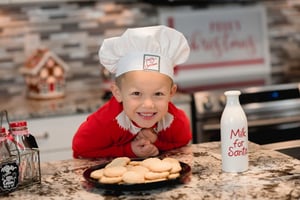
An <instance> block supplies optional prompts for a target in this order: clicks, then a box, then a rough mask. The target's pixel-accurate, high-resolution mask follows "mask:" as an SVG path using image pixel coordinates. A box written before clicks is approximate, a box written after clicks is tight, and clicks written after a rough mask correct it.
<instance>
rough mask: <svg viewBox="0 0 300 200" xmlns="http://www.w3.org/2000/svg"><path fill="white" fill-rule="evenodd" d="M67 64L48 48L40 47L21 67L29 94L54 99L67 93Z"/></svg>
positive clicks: (32, 96) (36, 97)
mask: <svg viewBox="0 0 300 200" xmlns="http://www.w3.org/2000/svg"><path fill="white" fill-rule="evenodd" d="M68 70H69V67H68V66H67V64H66V63H65V62H64V61H63V60H62V59H60V58H59V57H58V56H57V55H56V54H54V53H53V52H52V51H50V50H48V49H38V50H36V52H35V53H34V54H33V55H32V56H30V57H29V58H28V60H27V61H26V62H25V65H24V66H23V67H22V68H21V69H20V72H21V73H22V74H23V75H24V78H25V82H26V85H27V96H28V97H29V98H33V99H53V98H60V97H63V96H64V95H65V78H66V77H65V76H66V71H68Z"/></svg>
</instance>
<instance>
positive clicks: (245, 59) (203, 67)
mask: <svg viewBox="0 0 300 200" xmlns="http://www.w3.org/2000/svg"><path fill="white" fill-rule="evenodd" d="M178 9H179V8H173V9H165V10H164V9H161V10H160V12H159V19H160V23H161V24H164V25H167V26H169V27H172V28H175V29H177V30H178V31H180V32H182V33H183V34H184V35H185V36H186V38H187V40H188V42H189V45H190V48H191V53H190V57H189V59H188V61H187V62H186V63H184V64H183V65H180V66H177V67H176V74H175V81H176V82H177V83H178V84H179V86H183V87H185V86H186V87H188V86H193V85H195V84H197V85H199V86H203V85H208V86H209V85H214V84H219V85H222V83H228V82H230V81H231V82H236V83H238V82H240V80H239V79H241V81H247V78H248V79H249V80H248V81H250V82H251V81H253V79H252V78H253V77H261V76H263V77H264V75H266V74H269V73H270V71H271V69H270V68H271V67H270V58H269V57H270V56H269V45H268V34H267V24H266V23H267V22H266V13H265V8H264V7H263V6H257V5H255V6H232V7H222V8H221V7H219V8H211V9H205V10H201V9H196V10H193V9H192V8H186V7H184V8H181V10H178ZM245 78H246V79H245ZM262 81H264V80H262Z"/></svg>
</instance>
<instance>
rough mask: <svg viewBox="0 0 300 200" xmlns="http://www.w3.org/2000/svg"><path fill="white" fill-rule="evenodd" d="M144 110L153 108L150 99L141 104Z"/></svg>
mask: <svg viewBox="0 0 300 200" xmlns="http://www.w3.org/2000/svg"><path fill="white" fill-rule="evenodd" d="M143 107H144V108H154V102H153V100H152V99H151V98H146V99H145V100H144V102H143Z"/></svg>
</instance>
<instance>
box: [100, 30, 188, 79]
mask: <svg viewBox="0 0 300 200" xmlns="http://www.w3.org/2000/svg"><path fill="white" fill-rule="evenodd" d="M189 53H190V48H189V45H188V42H187V40H186V38H185V37H184V36H183V34H182V33H180V32H178V31H177V30H175V29H172V28H169V27H166V26H163V25H159V26H149V27H142V28H130V29H127V30H126V31H125V32H124V33H123V35H121V36H120V37H113V38H109V39H105V40H104V41H103V43H102V45H101V47H100V50H99V53H98V54H99V58H100V62H101V64H102V65H103V66H104V67H105V68H106V69H107V70H108V71H110V72H111V73H115V74H116V77H118V76H120V75H121V74H124V73H126V72H129V71H135V70H151V71H157V72H160V73H162V74H165V75H167V76H169V77H170V78H172V79H173V76H174V66H176V65H179V64H182V63H184V62H185V61H186V60H187V59H188V56H189Z"/></svg>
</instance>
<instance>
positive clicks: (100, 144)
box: [72, 97, 192, 158]
mask: <svg viewBox="0 0 300 200" xmlns="http://www.w3.org/2000/svg"><path fill="white" fill-rule="evenodd" d="M168 107H169V109H168V113H169V114H170V115H169V116H172V117H171V122H170V125H169V126H168V127H167V128H166V129H162V130H160V131H159V132H158V133H157V136H158V137H157V140H156V142H155V143H154V145H155V146H156V147H157V148H158V149H159V150H160V151H167V150H171V149H174V148H178V147H181V146H184V145H186V144H188V143H189V142H190V140H191V138H192V134H191V128H190V123H189V120H188V118H187V117H186V115H185V113H184V112H183V111H182V110H180V109H178V108H176V107H175V105H174V104H172V103H171V102H170V103H169V106H168ZM122 111H123V106H122V104H121V103H119V102H117V101H116V99H115V98H114V97H113V98H111V100H109V101H108V102H107V103H106V104H104V105H103V106H102V107H101V108H99V109H98V110H97V111H96V112H94V113H92V114H91V115H90V116H89V117H88V118H87V120H86V121H85V122H83V123H82V124H81V125H80V127H79V129H78V130H77V132H76V134H75V135H74V138H73V143H72V148H73V156H74V158H99V157H120V156H128V157H136V155H135V154H134V153H133V151H132V149H131V144H130V142H131V141H132V140H133V139H134V138H135V136H136V134H135V133H133V132H134V131H132V130H129V129H126V128H124V126H122V125H121V124H120V123H119V121H118V120H117V116H118V115H119V114H120V113H121V112H122ZM169 119H170V118H169ZM164 123H165V122H164ZM131 124H132V123H131Z"/></svg>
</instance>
